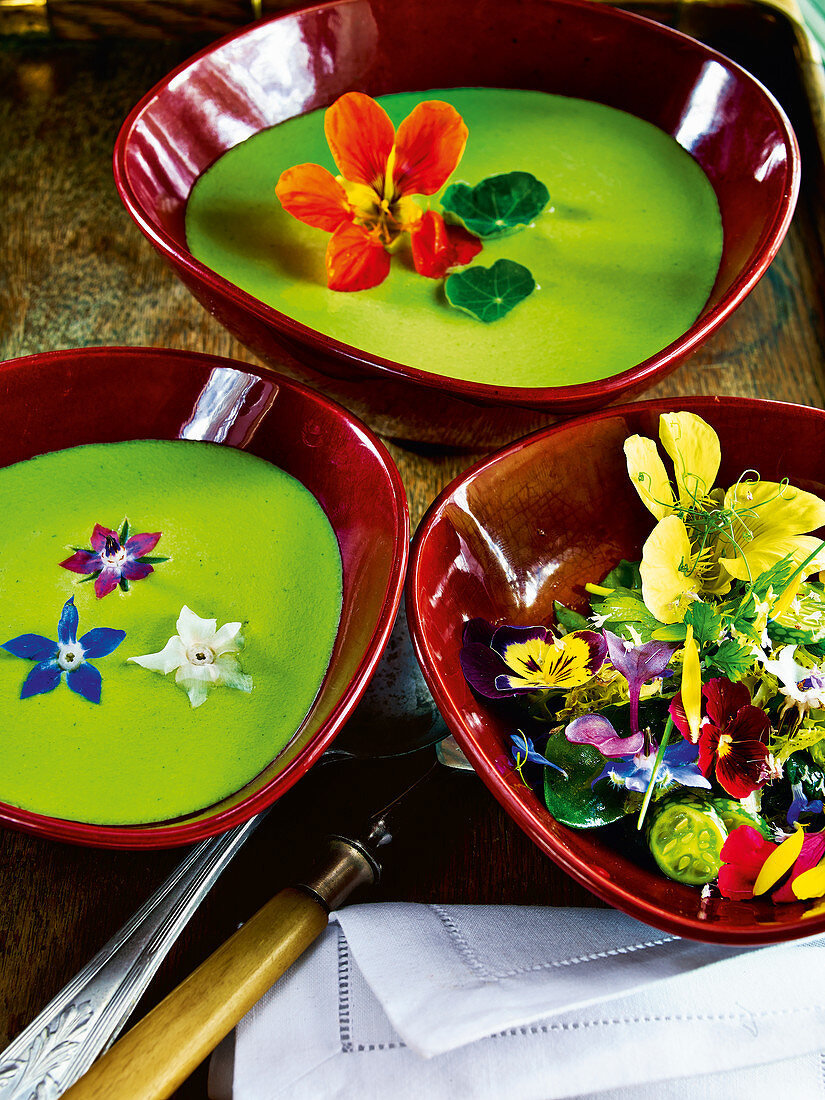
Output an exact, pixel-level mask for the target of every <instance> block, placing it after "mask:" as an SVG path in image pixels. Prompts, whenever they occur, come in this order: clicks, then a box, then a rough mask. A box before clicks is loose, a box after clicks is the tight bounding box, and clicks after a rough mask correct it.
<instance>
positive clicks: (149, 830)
mask: <svg viewBox="0 0 825 1100" xmlns="http://www.w3.org/2000/svg"><path fill="white" fill-rule="evenodd" d="M142 356H157V357H161V358H163V359H168V360H169V366H170V371H173V370H174V366H175V361H176V360H178V361H186V362H188V363H193V362H194V363H195V364H196V365H199V366H203V367H211V368H213V369H214V368H223V369H231V370H234V371H237V372H238V373H241V374H247V375H252V376H255V377H257V378H260V379H262V380H263V381H264V382H266V383H268V384H270V385H276V386H278V387H283V388H284V389H288V390H292V391H294V392H297V393H298V394H300V395H301V396H302V397H303V398H304V399H308V400H309V401H310V402H311V403H313V402H314V403H315V404H316V405H318V406H320V407H321V408H323V409H324V410H325V412H326V413H327V414H330V415H332V416H334V417H337V418H339V419H341V420H343V421H345V422H346V423H347V424H348V425H349V426H350V427H351V428H352V429H353V431H354V433H355V434H357V435H360V436H361V439H362V442H363V443H364V444H365V445H368V447H369V449H370V451H371V452H372V454H373V455H374V456H375V458H376V460H377V461H378V462H379V464H380V465H381V467H382V468H383V470H384V473H385V474H386V476H387V482H388V490H389V492H390V495H391V497H392V501H393V505H394V507H393V515H392V517H391V526H392V536H393V565H392V568H391V570H390V573H389V576H388V579H387V584H386V590H385V592H384V598H383V602H382V605H381V610H380V613H379V615H378V618H377V620H376V623H375V626H374V628H373V631H372V636H371V639H370V641H369V644H368V645H367V647H366V650H365V652H364V653H363V655H362V657H361V660H360V661H359V664H358V667H357V669H356V671H355V673H354V674H353V676H352V677H351V678H350V681H349V683H348V685H347V688H346V690H345V691H344V692H343V694H342V695H341V697H340V698H339V699H338V701H337V703H336V704H335V705H334V706H333V708H332V711H331V713H330V715H329V716H328V717H327V719H326V720H325V721H324V722H322V723H321V725H320V726H319V728H318V730H317V732H316V733H315V734H314V736H313V737H312V739H311V740H310V741H309V742H308V743H307V744H306V745H305V746H304V748H303V749H302V750H301V751H300V752H298V753H297V754H296V755H295V757H293V759H292V760H291V761H290V762H289V763H288V764H287V765H286V767H284V768H283V769H282V770H280V771H278V772H277V773H276V774H275V775H274V776H272V777H271V779H270V780H268V781H267V782H266V783H265V784H264V785H263V786H262V787H261V788H260V789H259V790H257V791H256V792H255V793H254V794H251V795H248V796H247V797H245V798H242V799H241V800H240V801H234V802H233V803H232V805H230V806H228V807H227V808H226V809H224V810H221V811H219V812H218V813H215V814H210V812H209V811H210V807H209V806H205V807H203V808H201V809H199V810H194V811H192V813H190V814H186V815H184V816H183V817H181V818H170V819H168V820H163V819H161V820H160V821H155V822H148V823H146V824H131V825H101V824H94V823H91V822H84V821H74V820H71V819H68V818H58V817H51V816H49V815H46V814H39V813H36V812H35V811H33V810H25V809H22V808H21V807H18V806H13V805H11V804H10V803H6V802H2V801H0V827H8V828H12V829H17V830H20V831H22V832H27V833H33V834H35V835H37V836H43V837H47V838H49V839H51V840H59V841H64V842H69V843H74V844H82V845H85V846H89V847H103V848H121V849H153V848H172V847H175V846H178V845H183V844H192V843H194V842H196V841H199V840H203V839H205V838H207V837H210V836H214V835H216V834H217V833H221V832H223V831H225V830H226V829H229V828H230V827H232V826H234V825H240V824H242V823H243V822H244V821H247V820H249V818H251V817H253V816H254V815H255V814H257V813H260V812H261V811H262V810H264V809H266V808H267V807H269V806H270V805H272V803H274V802H275V801H276V800H277V799H278V798H280V797H281V796H282V795H283V794H285V793H286V791H287V790H289V788H290V787H292V786H293V785H294V784H295V783H296V782H297V781H298V779H300V778H301V776H303V775H304V774H305V773H306V772H307V771H308V770H309V769H310V768H311V767H312V765H313V764H314V763H315V762H316V761H317V760H318V758H319V757H320V756H321V754H322V753H323V752H324V750H325V749H326V748H328V747H329V745H330V743H331V742H332V741H333V740H334V738H335V736H336V735H337V734H338V733H339V732H340V730H341V727H342V726H343V725H344V723H345V722H346V720H347V719H348V718H349V716H350V715H351V714H352V712H353V710H354V709H355V707H356V706H357V704H358V702H359V701H360V699H361V696H362V695H363V693H364V691H365V690H366V687H367V684H368V683H369V680H370V678H371V676H372V674H373V672H374V671H375V667H376V665H377V664H378V662H379V660H380V659H381V656H382V655H383V652H384V649H385V647H386V645H387V642H388V640H389V636H390V633H391V631H392V627H393V624H394V622H395V617H396V614H397V612H398V608H399V605H400V602H401V598H402V595H403V591H404V578H405V574H406V567H407V562H408V559H409V506H408V504H407V496H406V491H405V489H404V485H403V482H402V480H401V475H400V473H399V472H398V469H397V467H396V465H395V463H394V462H393V460H392V457H391V456H390V454H389V452H388V451H387V449H386V447H385V446H384V444H383V443H382V442H381V441H380V440H379V439H378V437H377V436H376V435H375V433H374V432H373V431H372V430H371V429H370V428H368V427H367V426H366V425H365V424H364V423H363V422H362V421H361V420H359V419H358V417H357V416H355V415H354V414H353V413H351V412H349V411H348V410H346V409H344V408H342V407H341V406H340V405H338V404H337V402H335V401H333V400H332V399H331V398H329V397H326V396H325V395H324V394H321V393H319V392H318V391H317V390H313V389H312V388H311V387H309V386H305V385H303V384H302V383H300V382H296V381H294V380H293V379H291V378H286V377H283V376H280V375H276V374H275V373H274V372H272V371H266V370H262V369H261V368H260V367H258V366H256V365H254V364H252V363H244V362H241V361H240V360H236V359H229V358H226V357H223V356H217V355H209V354H206V353H203V352H197V351H187V350H182V349H170V348H158V347H122V346H111V347H110V346H105V347H88V348H70V349H61V350H57V351H46V352H40V353H36V354H33V355H26V356H20V357H18V358H15V359H9V360H7V361H6V362H3V363H0V381H2V378H3V375H4V374H5V373H6V372H7V371H10V370H21V369H22V370H27V369H30V368H33V367H35V366H37V365H38V364H43V363H49V364H51V363H54V362H57V363H59V362H60V361H61V360H68V361H76V360H77V359H78V358H83V359H86V358H96V357H101V358H104V357H105V358H123V359H125V360H127V361H139V360H140V358H141V357H142ZM164 438H168V437H164ZM81 445H82V443H81V442H78V443H76V444H74V446H81ZM39 453H43V454H48V453H52V452H49V451H44V452H39ZM264 461H270V460H268V459H264ZM293 476H294V475H293ZM333 530H334V528H333ZM336 540H337V532H336ZM338 629H339V630H340V623H339V628H338ZM336 641H337V631H336ZM328 671H329V669H327V672H326V673H325V674H324V679H326V676H327V674H328ZM322 683H323V681H322ZM318 691H319V692H320V691H321V685H319V688H318ZM313 706H314V703H313ZM311 709H312V708H310V713H311ZM306 717H308V715H307V716H305V718H304V720H303V721H302V722H301V725H300V726H299V727H298V729H297V730H296V731H295V733H294V734H293V735H292V737H291V738H290V740H289V742H288V743H287V745H285V746H284V747H283V748H282V749H281V750H280V751H279V752H278V754H277V755H276V756H275V757H274V758H273V761H270V763H269V764H268V765H267V766H266V767H267V768H268V767H271V765H272V763H273V762H274V761H275V760H277V759H278V757H279V756H280V755H281V754H282V753H283V752H285V751H286V750H287V749H288V747H289V745H291V744H292V743H293V742H294V740H295V738H296V737H297V736H298V735H299V734H300V731H301V730H302V729H303V727H304V724H305V722H306ZM265 770H266V768H264V769H262V771H265ZM260 774H261V772H258V773H256V775H255V776H254V777H252V779H250V780H249V782H248V783H247V784H244V786H243V787H241V788H240V789H239V790H238V791H234V792H231V793H230V794H228V795H227V796H226V797H225V798H224V799H221V800H220V801H219V802H218V803H214V804H213V805H220V804H221V803H222V802H226V801H228V800H236V799H237V798H238V796H239V795H240V794H242V792H243V791H244V790H245V789H246V787H247V786H249V785H250V784H252V783H254V782H255V780H256V779H257V778H258V776H259V775H260ZM204 815H208V816H204ZM193 819H194V820H193Z"/></svg>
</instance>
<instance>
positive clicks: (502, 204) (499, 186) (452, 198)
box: [441, 172, 550, 238]
mask: <svg viewBox="0 0 825 1100" xmlns="http://www.w3.org/2000/svg"><path fill="white" fill-rule="evenodd" d="M549 199H550V192H549V191H548V190H547V188H546V187H545V186H544V184H543V183H542V182H541V181H540V180H537V179H536V177H535V176H533V175H531V174H530V172H505V173H502V174H501V175H498V176H488V177H487V178H486V179H483V180H482V181H481V183H477V184H476V185H475V187H470V186H469V184H466V183H454V184H452V186H450V187H448V188H447V190H446V191H445V192H444V197H443V198H442V200H441V205H442V206H443V208H444V210H445V211H446V212H447V213H448V214H452V215H453V216H454V217H455V218H456V219H458V220H459V221H460V222H462V223H463V224H464V226H465V227H466V228H467V229H469V231H470V232H471V233H475V235H476V236H477V237H486V238H489V237H503V236H504V235H505V234H507V233H512V232H513V231H514V230H516V229H520V228H521V227H523V226H526V225H529V224H530V223H531V222H532V221H533V220H534V219H535V218H537V217H538V216H539V214H540V213H541V212H542V210H543V209H544V208H545V206H546V205H547V203H548V201H549Z"/></svg>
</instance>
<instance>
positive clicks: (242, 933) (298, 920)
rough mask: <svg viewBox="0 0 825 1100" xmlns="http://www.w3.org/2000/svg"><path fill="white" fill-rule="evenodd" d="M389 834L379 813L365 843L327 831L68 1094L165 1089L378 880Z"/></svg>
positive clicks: (121, 1097) (159, 1093) (98, 1096)
mask: <svg viewBox="0 0 825 1100" xmlns="http://www.w3.org/2000/svg"><path fill="white" fill-rule="evenodd" d="M390 839H391V837H390V834H389V831H388V830H387V828H386V825H385V824H384V822H383V820H382V819H379V820H377V821H375V824H374V825H373V827H372V829H371V830H370V834H369V837H368V838H367V840H365V841H363V842H359V841H353V840H348V839H346V838H345V837H331V838H330V840H329V844H328V850H327V853H326V857H325V859H324V861H323V862H322V863H321V865H320V866H319V867H318V869H317V870H316V872H315V873H314V874H313V875H311V876H310V877H309V878H308V879H307V881H306V882H304V883H300V884H298V885H296V886H290V887H287V889H285V890H281V892H280V893H279V894H276V896H275V897H274V898H272V900H271V901H269V902H267V904H266V905H265V906H264V907H263V908H262V909H260V910H259V911H258V912H257V913H256V914H255V916H254V917H252V919H251V920H249V921H248V922H247V923H246V924H244V925H243V927H242V928H240V929H239V930H238V931H237V932H236V933H235V934H234V936H232V937H231V938H230V939H229V940H227V941H226V943H224V944H223V945H222V946H221V947H219V948H218V950H217V951H215V952H214V954H212V955H210V957H209V958H208V959H207V960H206V961H205V962H204V963H202V964H201V965H200V966H199V967H198V969H197V970H195V971H194V973H192V974H190V976H189V977H188V978H187V979H186V980H185V981H184V982H182V983H181V984H180V985H179V986H178V987H177V988H176V989H174V990H173V991H172V992H171V993H170V994H169V996H168V997H166V999H165V1000H163V1001H161V1003H160V1004H159V1005H158V1006H157V1007H156V1008H154V1009H153V1010H152V1011H151V1012H150V1013H149V1014H148V1015H147V1016H145V1017H144V1018H143V1019H142V1020H141V1021H140V1022H139V1023H138V1024H136V1025H135V1026H134V1027H133V1028H132V1029H131V1031H128V1032H127V1033H126V1034H125V1035H124V1036H123V1038H122V1039H120V1040H119V1041H118V1042H117V1043H115V1045H114V1046H113V1047H112V1048H111V1049H110V1050H109V1051H108V1052H107V1053H106V1054H104V1055H103V1057H102V1058H100V1059H99V1060H98V1061H97V1062H96V1063H95V1064H94V1065H93V1066H92V1067H91V1069H90V1070H89V1071H88V1072H87V1073H86V1075H85V1076H84V1077H82V1078H80V1080H79V1081H77V1082H76V1084H74V1085H73V1086H72V1087H71V1088H70V1089H69V1090H68V1091H67V1092H65V1093H63V1095H64V1097H71V1100H161V1098H163V1097H168V1096H170V1095H171V1094H172V1093H173V1092H174V1091H175V1089H176V1088H177V1087H178V1086H179V1085H180V1084H181V1083H182V1082H183V1081H184V1080H185V1079H186V1078H187V1077H188V1076H189V1074H190V1073H191V1072H192V1071H193V1070H194V1069H195V1067H196V1066H198V1065H199V1064H200V1063H201V1062H202V1061H203V1059H204V1058H205V1057H206V1056H207V1055H208V1054H209V1053H210V1052H211V1051H212V1050H213V1049H214V1048H215V1047H216V1046H217V1045H218V1043H219V1042H220V1041H221V1039H223V1038H224V1036H225V1035H227V1034H228V1033H229V1032H230V1031H231V1030H232V1028H233V1027H234V1026H235V1024H236V1023H237V1022H238V1021H239V1020H240V1019H241V1017H242V1016H244V1015H245V1014H246V1013H247V1012H248V1011H249V1009H250V1008H252V1006H253V1005H254V1004H255V1003H256V1002H257V1001H258V1000H260V998H261V997H262V996H263V995H264V993H265V992H266V991H267V989H269V987H270V986H271V985H272V984H273V983H274V982H276V981H277V980H278V978H280V976H281V975H282V974H283V973H284V971H285V970H287V969H288V968H289V967H290V966H291V965H292V963H293V962H295V960H296V959H297V958H299V956H300V955H302V954H303V952H304V951H305V950H306V949H307V948H308V947H309V946H310V944H311V943H312V942H313V941H314V940H315V939H317V938H318V936H320V934H321V932H323V930H324V928H325V927H326V925H327V919H328V916H329V913H330V912H331V911H332V910H333V909H336V908H337V907H338V906H340V905H341V904H343V902H344V901H345V900H346V898H348V897H349V895H350V894H351V893H352V891H353V890H355V889H356V887H358V886H360V885H362V884H363V885H365V884H369V883H373V882H376V881H377V879H378V876H379V874H380V867H379V864H378V862H377V860H376V858H375V854H374V852H375V849H377V848H378V847H380V846H381V845H383V844H385V843H387V842H388V841H389V840H390Z"/></svg>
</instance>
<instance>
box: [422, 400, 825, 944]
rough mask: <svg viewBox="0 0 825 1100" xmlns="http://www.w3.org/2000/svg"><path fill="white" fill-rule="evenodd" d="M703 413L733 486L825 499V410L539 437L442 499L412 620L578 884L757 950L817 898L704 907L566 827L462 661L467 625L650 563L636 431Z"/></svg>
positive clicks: (648, 916)
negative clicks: (523, 773) (628, 449)
mask: <svg viewBox="0 0 825 1100" xmlns="http://www.w3.org/2000/svg"><path fill="white" fill-rule="evenodd" d="M680 409H687V410H690V411H693V412H696V413H698V414H699V415H700V416H702V417H704V418H705V419H706V420H707V421H708V422H709V423H710V424H711V425H712V426H713V427H714V428H715V429H716V431H717V432H718V434H719V438H720V440H721V444H722V467H721V470H720V475H719V480H718V482H717V484H720V485H729V484H733V482H734V481H735V480H736V478H737V477H738V476H739V475H740V474H741V473H742V471H743V470H745V469H749V468H753V467H754V466H756V467H758V469H759V472H760V474H761V476H762V477H763V478H768V479H775V480H779V479H781V478H782V477H784V476H788V477H790V479H791V481H792V483H793V484H794V485H798V486H799V487H800V488H802V489H807V490H809V491H810V492H814V493H817V494H819V495H820V496H823V495H825V468H824V467H823V462H822V457H823V455H825V412H822V411H820V410H818V409H809V408H803V407H801V406H797V405H783V404H778V403H774V402H770V401H745V400H738V399H733V398H720V399H716V400H714V399H712V398H682V399H677V400H676V401H651V402H646V403H643V404H638V405H630V406H626V407H624V408H619V409H615V410H613V409H611V410H605V411H603V412H600V413H594V414H591V415H590V416H587V417H582V418H581V419H578V420H574V421H571V422H569V423H567V424H565V425H562V426H559V427H556V428H552V429H549V430H544V431H541V432H537V433H536V434H534V435H532V436H529V437H528V438H526V439H523V440H521V441H520V442H518V443H514V444H513V445H512V446H510V447H508V448H506V449H505V450H503V451H499V452H498V453H496V454H495V455H493V456H492V457H491V458H489V459H487V460H486V461H484V462H482V463H479V464H478V465H476V466H473V467H472V468H471V469H470V470H468V471H467V472H466V473H464V474H463V475H462V476H461V477H459V478H458V479H457V480H456V481H454V482H453V483H452V484H451V485H450V486H448V487H447V488H446V489H445V490H444V492H443V493H441V495H440V496H439V497H438V499H437V500H436V501H435V503H434V504H433V505H432V507H431V508H430V510H429V512H428V513H427V515H426V516H425V518H424V520H423V521H422V523H421V525H420V527H419V529H418V531H417V533H416V536H415V539H414V541H413V551H412V560H411V565H410V574H409V579H408V591H407V613H408V617H409V622H410V628H411V631H412V637H413V641H414V644H415V647H416V652H417V655H418V658H419V660H420V662H421V666H422V668H423V671H424V676H425V678H426V680H427V683H428V684H429V686H430V689H431V691H432V693H433V695H434V696H435V700H436V703H437V704H438V707H439V709H440V710H441V712H442V714H443V715H444V718H445V719H446V721H447V724H448V726H449V727H450V729H451V731H452V733H453V734H454V735H455V738H456V740H457V741H458V743H459V744H460V745H461V748H462V749H463V750H464V752H465V753H466V755H467V756H468V757H469V759H470V761H471V763H472V764H473V766H474V767H475V769H476V771H477V772H478V773H479V775H480V776H481V778H482V779H483V780H484V782H485V783H486V784H487V786H488V787H489V788H490V790H491V791H492V792H493V794H494V795H495V796H496V798H497V799H498V800H499V801H500V802H501V804H502V805H503V806H504V808H505V809H506V810H507V812H508V813H509V814H510V815H511V816H512V817H513V819H514V820H515V821H516V822H517V823H518V824H519V825H520V826H521V828H522V829H524V831H525V832H526V833H527V834H528V836H530V837H531V838H532V839H533V840H534V841H535V842H536V844H538V845H539V847H540V848H541V849H542V850H543V851H544V852H546V853H547V855H549V856H550V857H551V858H552V859H553V860H555V861H556V863H558V864H559V866H561V867H562V868H564V870H565V871H567V872H568V873H569V874H570V875H572V876H573V878H575V879H576V880H577V881H579V882H581V883H582V884H583V885H585V886H586V887H588V889H590V890H592V891H593V893H594V894H597V895H598V896H599V897H601V898H604V900H605V901H608V902H610V904H611V905H615V906H616V907H617V908H619V909H623V910H625V912H627V913H630V914H631V915H632V916H634V917H638V918H639V919H640V920H643V921H647V922H648V923H650V924H654V925H657V926H658V927H659V928H663V929H665V930H666V931H668V932H674V933H676V934H677V935H680V936H689V937H692V938H694V939H699V940H708V941H711V942H716V943H734V944H756V943H772V942H775V941H779V940H788V939H793V938H794V937H798V936H809V935H813V934H815V933H818V932H823V931H825V914H822V915H820V916H818V917H815V918H808V919H803V917H802V913H803V911H804V910H806V909H808V908H810V907H811V905H812V903H810V902H799V903H794V904H791V905H778V906H773V905H772V904H771V903H770V902H767V901H750V902H733V901H727V900H716V901H708V902H704V903H703V902H702V899H701V897H700V891H699V890H696V889H692V888H691V887H688V886H682V885H680V884H678V883H676V882H672V881H670V880H669V879H667V878H665V877H664V876H662V875H660V874H658V873H656V874H654V873H653V872H651V871H648V870H646V869H644V868H643V867H641V866H640V865H639V864H637V863H634V862H633V860H632V859H630V858H627V857H625V856H623V855H621V854H618V853H617V852H616V851H615V850H614V849H612V848H610V847H608V846H607V845H606V844H604V843H603V842H602V841H601V840H600V839H599V833H598V831H596V832H587V831H579V830H575V829H569V828H567V827H565V826H563V825H559V824H558V823H557V822H556V821H555V820H554V819H553V818H552V817H551V816H550V814H549V813H548V812H547V810H546V809H545V808H544V805H543V803H542V802H541V801H540V800H539V798H538V797H537V796H536V795H535V794H534V793H533V792H532V791H531V790H529V789H527V788H526V787H525V786H524V784H523V783H522V782H521V780H520V779H519V777H518V776H517V775H516V774H515V773H514V772H512V771H506V772H505V774H502V773H501V772H499V771H498V770H497V768H496V759H497V758H500V757H506V756H508V746H509V734H510V733H511V732H512V729H511V728H510V727H509V726H507V725H506V724H505V723H504V722H503V721H502V719H501V718H500V717H499V716H497V715H496V714H494V713H493V712H492V710H490V709H489V708H488V707H487V706H486V705H485V704H483V703H480V702H479V701H478V699H477V698H476V697H475V696H474V695H473V693H472V692H471V691H470V689H469V687H468V686H467V684H466V682H465V680H464V677H463V675H462V672H461V668H460V667H459V661H458V654H459V650H460V648H461V633H462V628H463V625H464V622H465V620H467V619H471V618H474V617H475V616H481V617H483V618H486V619H489V620H492V621H493V622H496V621H499V622H502V621H504V622H509V623H516V624H521V625H528V624H533V623H545V622H550V621H552V617H553V600H556V599H557V600H560V601H562V602H563V603H565V604H568V605H572V606H574V607H578V608H579V609H584V608H585V607H586V601H585V599H584V591H583V588H582V586H583V584H584V583H585V582H587V581H590V580H597V579H598V578H599V577H602V576H604V575H605V573H607V571H608V570H609V569H611V568H612V567H613V566H614V565H615V564H616V562H618V561H619V560H620V559H621V558H628V559H631V560H633V559H638V558H639V557H640V556H641V549H642V543H643V542H644V540H645V538H646V537H647V535H648V534H649V532H650V530H651V524H652V522H653V521H652V518H651V516H650V513H649V512H648V511H647V510H646V509H645V508H644V506H643V505H642V504H641V502H640V500H639V498H638V496H637V495H636V492H635V490H634V489H633V487H632V485H631V484H630V481H629V479H628V477H627V471H626V467H625V462H624V455H623V453H622V444H623V442H624V440H625V439H626V438H627V437H628V436H629V435H633V434H634V433H636V432H639V433H641V434H643V435H646V436H649V437H650V438H653V439H658V417H659V413H661V412H668V411H678V410H680Z"/></svg>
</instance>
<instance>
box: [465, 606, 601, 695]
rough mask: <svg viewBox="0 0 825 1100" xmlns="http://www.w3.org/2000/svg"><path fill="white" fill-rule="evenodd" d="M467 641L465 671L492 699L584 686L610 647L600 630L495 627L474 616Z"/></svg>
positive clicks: (470, 682)
mask: <svg viewBox="0 0 825 1100" xmlns="http://www.w3.org/2000/svg"><path fill="white" fill-rule="evenodd" d="M463 642H464V644H463V647H462V649H461V653H460V655H459V659H460V661H461V669H462V671H463V673H464V676H465V678H466V680H467V682H468V684H469V685H470V687H471V688H473V689H474V690H475V691H477V692H478V693H479V694H480V695H484V696H485V697H486V698H488V699H508V698H511V697H512V696H514V695H524V694H529V693H530V692H534V691H569V690H570V689H571V688H574V687H579V686H580V685H581V684H585V683H587V681H588V680H590V679H591V678H592V677H593V676H594V675H595V674H596V673H597V672H598V671H599V669H600V668H601V665H602V663H603V661H604V658H605V653H606V651H607V650H606V646H605V642H604V639H603V638H602V636H601V635H600V634H598V633H597V632H596V631H594V630H576V631H573V632H572V633H570V634H565V635H564V636H563V637H556V635H554V634H553V633H552V631H550V630H548V628H547V627H545V626H499V627H497V628H493V626H492V625H491V624H490V623H489V622H487V620H486V619H470V621H469V622H468V623H467V624H466V626H465V627H464V637H463Z"/></svg>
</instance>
